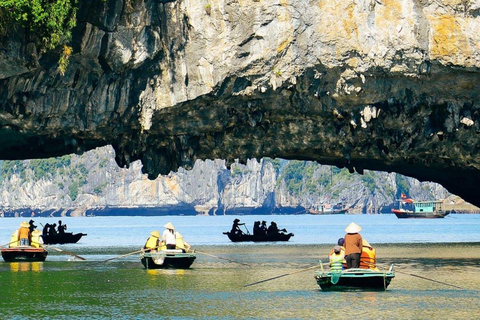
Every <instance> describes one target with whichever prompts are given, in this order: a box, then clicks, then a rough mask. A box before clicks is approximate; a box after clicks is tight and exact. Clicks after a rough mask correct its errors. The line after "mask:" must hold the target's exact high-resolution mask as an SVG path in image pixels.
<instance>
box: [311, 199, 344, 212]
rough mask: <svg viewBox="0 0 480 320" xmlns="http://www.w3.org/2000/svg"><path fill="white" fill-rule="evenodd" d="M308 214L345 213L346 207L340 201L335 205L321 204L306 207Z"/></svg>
mask: <svg viewBox="0 0 480 320" xmlns="http://www.w3.org/2000/svg"><path fill="white" fill-rule="evenodd" d="M308 212H309V213H310V214H346V213H347V212H348V208H346V207H345V206H344V205H343V204H342V203H341V202H340V203H337V204H335V205H333V206H332V205H331V204H322V205H320V206H318V207H313V208H310V209H308Z"/></svg>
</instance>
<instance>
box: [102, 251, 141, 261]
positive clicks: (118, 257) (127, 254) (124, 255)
mask: <svg viewBox="0 0 480 320" xmlns="http://www.w3.org/2000/svg"><path fill="white" fill-rule="evenodd" d="M143 250H144V249H141V250H137V251H133V252H130V253H126V254H122V255H121V256H116V257H113V258H110V259H107V260H103V261H99V263H100V262H107V261H112V260H115V259H120V258H123V257H128V256H131V255H132V254H136V253H140V252H142V251H143Z"/></svg>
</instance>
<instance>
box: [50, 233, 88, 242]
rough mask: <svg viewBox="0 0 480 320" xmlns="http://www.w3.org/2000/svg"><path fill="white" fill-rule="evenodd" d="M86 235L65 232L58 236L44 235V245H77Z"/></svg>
mask: <svg viewBox="0 0 480 320" xmlns="http://www.w3.org/2000/svg"><path fill="white" fill-rule="evenodd" d="M86 235H87V234H86V233H75V234H73V233H72V232H65V233H57V234H44V235H42V239H43V243H44V244H65V243H77V242H78V240H80V238H82V237H83V236H86Z"/></svg>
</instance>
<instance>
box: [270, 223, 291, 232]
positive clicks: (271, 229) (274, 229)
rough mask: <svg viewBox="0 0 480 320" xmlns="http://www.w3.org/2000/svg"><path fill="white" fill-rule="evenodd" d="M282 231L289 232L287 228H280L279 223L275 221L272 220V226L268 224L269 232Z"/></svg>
mask: <svg viewBox="0 0 480 320" xmlns="http://www.w3.org/2000/svg"><path fill="white" fill-rule="evenodd" d="M280 231H282V232H287V229H285V228H283V229H278V226H277V223H276V222H275V221H272V222H270V226H268V229H267V234H278V233H280Z"/></svg>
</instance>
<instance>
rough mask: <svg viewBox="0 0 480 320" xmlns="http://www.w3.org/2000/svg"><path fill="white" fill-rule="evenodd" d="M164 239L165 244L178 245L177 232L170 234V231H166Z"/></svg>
mask: <svg viewBox="0 0 480 320" xmlns="http://www.w3.org/2000/svg"><path fill="white" fill-rule="evenodd" d="M162 238H163V241H165V244H176V242H175V231H173V233H172V232H170V230H168V229H165V231H163V235H162Z"/></svg>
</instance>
